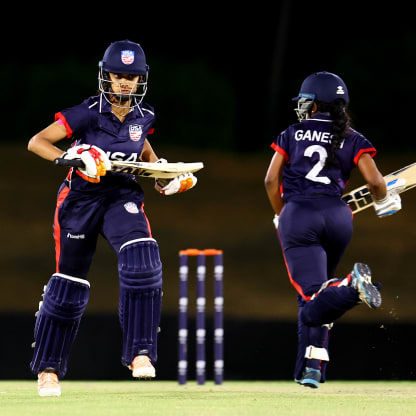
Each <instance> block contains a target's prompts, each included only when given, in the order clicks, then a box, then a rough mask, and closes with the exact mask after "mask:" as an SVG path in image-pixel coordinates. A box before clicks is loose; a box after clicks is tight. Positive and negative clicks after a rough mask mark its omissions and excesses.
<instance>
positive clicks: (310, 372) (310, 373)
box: [295, 367, 321, 389]
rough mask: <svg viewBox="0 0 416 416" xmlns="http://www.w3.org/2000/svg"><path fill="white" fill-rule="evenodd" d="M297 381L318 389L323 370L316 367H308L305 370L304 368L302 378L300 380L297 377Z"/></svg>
mask: <svg viewBox="0 0 416 416" xmlns="http://www.w3.org/2000/svg"><path fill="white" fill-rule="evenodd" d="M295 381H296V383H298V384H301V385H302V386H305V387H311V388H312V389H317V388H318V387H319V383H320V382H321V372H320V370H316V369H315V368H309V367H306V368H305V370H303V374H302V378H301V379H300V380H297V379H295Z"/></svg>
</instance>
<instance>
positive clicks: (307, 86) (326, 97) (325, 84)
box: [293, 71, 349, 121]
mask: <svg viewBox="0 0 416 416" xmlns="http://www.w3.org/2000/svg"><path fill="white" fill-rule="evenodd" d="M337 99H343V100H344V102H345V104H348V102H349V96H348V89H347V86H346V85H345V82H344V81H343V80H342V79H341V78H340V77H339V76H338V75H336V74H333V73H331V72H326V71H322V72H315V73H313V74H311V75H309V76H308V77H306V78H305V80H304V81H303V83H302V85H301V87H300V91H299V94H298V95H297V97H295V98H293V100H295V101H297V102H298V108H297V109H295V111H296V113H297V115H298V118H299V120H300V121H301V120H304V119H305V118H307V117H308V114H309V110H310V109H311V108H312V106H313V103H314V101H320V102H323V103H331V102H332V101H335V100H337Z"/></svg>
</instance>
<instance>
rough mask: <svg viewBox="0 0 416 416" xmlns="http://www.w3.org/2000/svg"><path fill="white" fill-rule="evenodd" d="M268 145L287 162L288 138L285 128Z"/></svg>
mask: <svg viewBox="0 0 416 416" xmlns="http://www.w3.org/2000/svg"><path fill="white" fill-rule="evenodd" d="M270 147H271V148H272V149H273V150H275V151H276V152H278V153H280V154H281V155H282V156H283V157H284V159H285V161H286V163H289V140H288V131H287V130H285V131H283V132H282V133H280V134H279V135H278V136H277V138H276V140H275V141H274V142H273V143H272V144H271V145H270Z"/></svg>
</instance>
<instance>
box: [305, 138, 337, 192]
mask: <svg viewBox="0 0 416 416" xmlns="http://www.w3.org/2000/svg"><path fill="white" fill-rule="evenodd" d="M314 153H318V155H319V160H318V161H317V162H316V163H315V165H313V168H312V169H311V170H310V171H309V172H308V173H307V174H306V176H305V178H306V179H309V180H310V181H313V182H320V183H324V184H325V185H328V184H330V183H331V179H329V178H328V176H318V175H319V172H320V171H321V170H322V169H323V168H324V166H325V160H326V158H327V157H328V153H327V151H326V149H325V148H324V147H322V146H319V145H317V144H314V145H313V146H309V147H307V148H306V149H305V152H304V154H303V155H304V156H306V157H312V155H313V154H314Z"/></svg>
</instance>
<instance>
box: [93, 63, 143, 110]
mask: <svg viewBox="0 0 416 416" xmlns="http://www.w3.org/2000/svg"><path fill="white" fill-rule="evenodd" d="M138 76H139V80H138V82H132V81H124V80H121V81H113V80H111V78H110V74H109V72H106V71H103V68H102V67H100V70H99V72H98V88H99V91H100V92H101V94H103V96H104V98H105V99H106V101H107V102H108V103H109V104H111V105H114V106H116V107H123V108H125V107H126V105H125V103H126V102H129V103H130V105H129V107H130V108H133V107H136V106H137V105H139V104H140V103H141V102H142V101H143V98H144V96H145V95H146V92H147V77H148V74H147V73H146V74H143V75H142V74H138ZM126 85H128V86H129V88H130V91H127V92H122V86H126ZM116 91H119V92H116Z"/></svg>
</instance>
